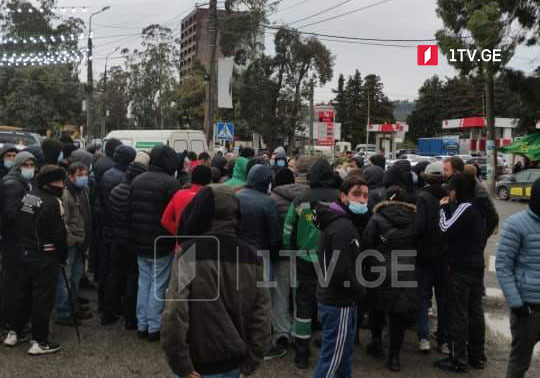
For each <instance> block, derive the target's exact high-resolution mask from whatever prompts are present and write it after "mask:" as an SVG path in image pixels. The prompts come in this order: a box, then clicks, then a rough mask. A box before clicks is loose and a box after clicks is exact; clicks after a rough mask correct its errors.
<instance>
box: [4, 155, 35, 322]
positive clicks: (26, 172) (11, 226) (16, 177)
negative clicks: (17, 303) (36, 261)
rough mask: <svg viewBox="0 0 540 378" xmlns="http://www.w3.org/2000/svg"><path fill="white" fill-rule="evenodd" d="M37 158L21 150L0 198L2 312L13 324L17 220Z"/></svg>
mask: <svg viewBox="0 0 540 378" xmlns="http://www.w3.org/2000/svg"><path fill="white" fill-rule="evenodd" d="M35 162H36V158H35V157H34V155H32V154H31V153H30V152H26V151H21V152H19V153H18V154H17V156H16V157H15V165H14V166H13V168H11V170H10V171H9V173H8V174H7V175H6V176H5V177H4V178H3V180H2V187H1V193H2V196H1V197H0V201H1V202H2V205H1V209H2V224H3V227H2V266H3V268H2V269H3V270H2V287H3V288H5V290H3V293H2V306H1V308H0V310H1V311H0V314H1V316H2V317H3V318H2V319H1V321H2V323H4V324H5V325H10V324H11V323H12V322H13V316H14V314H13V313H12V312H11V311H12V309H13V302H14V300H15V290H12V289H9V290H8V289H7V288H8V287H13V283H14V282H15V279H16V276H17V273H16V269H14V268H15V267H14V258H16V256H17V252H18V249H17V226H16V224H15V220H16V218H17V214H18V211H19V205H20V202H21V199H22V198H23V197H24V195H25V194H26V193H28V192H29V191H30V190H31V189H32V184H31V180H32V178H33V177H34V169H35Z"/></svg>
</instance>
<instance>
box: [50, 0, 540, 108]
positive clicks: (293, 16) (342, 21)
mask: <svg viewBox="0 0 540 378" xmlns="http://www.w3.org/2000/svg"><path fill="white" fill-rule="evenodd" d="M343 2H344V0H282V1H281V3H280V4H279V7H278V12H277V13H276V14H273V15H271V16H270V20H271V21H272V22H273V23H277V24H280V23H284V24H291V26H293V27H298V28H300V29H301V30H304V31H309V32H318V33H325V34H332V35H344V36H353V37H362V38H383V39H414V40H416V39H432V38H434V34H435V32H436V31H437V30H438V29H440V28H441V26H442V23H441V21H440V20H439V18H438V17H437V15H436V12H435V9H436V0H388V1H387V2H386V3H383V4H380V5H376V6H373V7H371V8H369V9H365V10H361V11H358V12H356V13H353V11H354V10H356V9H359V8H361V7H365V6H368V5H370V4H374V3H377V2H380V0H379V1H378V0H350V1H349V2H348V3H346V4H344V5H342V6H339V7H337V8H335V9H332V10H329V11H327V12H324V13H323V14H321V15H319V16H316V17H313V18H310V19H309V20H305V21H303V22H299V23H294V21H297V20H300V19H302V18H304V17H307V16H310V15H313V14H315V13H317V12H320V11H323V10H325V9H327V8H330V7H332V6H335V5H337V4H340V3H343ZM58 3H59V6H88V5H91V10H92V11H96V10H98V9H100V8H102V7H103V6H106V5H109V6H110V7H111V9H110V10H109V11H107V12H105V13H103V14H100V15H97V16H95V17H94V19H93V20H94V21H93V23H94V36H95V40H94V44H95V51H94V53H95V69H96V70H97V71H98V72H100V71H103V67H104V63H105V56H106V55H108V54H111V53H112V52H113V50H114V49H115V48H116V47H117V46H121V47H128V48H131V49H132V48H136V47H137V46H138V43H139V42H140V37H138V36H136V35H135V34H136V33H138V32H140V30H141V29H142V28H143V27H144V26H146V25H149V24H151V23H167V24H166V25H167V26H168V27H170V28H171V29H173V30H174V31H175V33H176V34H177V35H179V34H180V21H181V19H182V18H183V17H184V16H185V15H187V14H188V13H189V12H190V11H191V10H192V9H193V7H194V5H195V3H199V4H200V3H202V1H194V0H92V1H90V0H59V2H58ZM342 13H347V15H345V16H343V17H339V18H337V19H335V20H331V21H327V22H323V23H319V24H317V25H313V26H307V27H303V26H304V25H306V24H309V23H312V22H315V21H320V20H322V19H324V18H327V17H330V16H334V15H339V14H342ZM86 17H88V16H87V15H86ZM266 42H267V43H266V44H267V46H266V53H267V54H269V53H272V51H273V47H272V37H271V36H268V37H267V39H266ZM323 43H325V44H326V45H327V46H328V48H329V49H330V50H331V51H332V53H333V54H334V56H335V67H334V79H333V80H332V82H331V83H329V84H328V85H326V86H325V87H324V88H317V89H316V91H315V100H316V101H317V102H320V101H328V100H330V99H331V98H333V95H332V92H331V90H332V88H335V87H336V81H337V78H338V76H339V74H340V73H343V74H344V75H346V76H347V75H350V74H352V73H353V72H354V70H355V69H359V70H360V72H361V73H362V76H365V75H367V74H372V73H373V74H376V75H379V76H381V78H382V80H383V83H384V86H385V92H386V94H387V95H388V96H389V97H390V98H391V99H393V100H405V99H409V100H413V99H414V98H415V97H416V95H417V92H418V88H419V87H420V86H421V85H422V83H423V82H424V80H426V79H427V78H429V77H431V76H433V75H435V74H437V75H439V76H440V77H443V78H444V77H446V76H453V75H455V71H454V70H453V68H451V67H450V66H449V65H448V64H447V63H446V58H445V57H444V56H442V55H440V56H439V65H438V66H430V67H425V66H424V67H420V66H418V65H417V61H416V60H417V58H416V56H417V55H416V54H417V52H416V44H417V43H403V42H385V43H386V44H398V45H410V46H412V48H406V47H387V46H374V45H361V44H352V43H343V42H331V41H323ZM418 44H430V42H425V43H418ZM539 51H540V50H539V49H538V48H525V47H523V48H519V49H518V51H517V53H516V56H515V57H514V59H513V60H512V62H511V64H510V66H511V67H514V68H517V69H521V70H524V71H526V72H531V71H532V70H533V69H534V68H535V67H536V66H538V65H540V60H539V59H538V56H539ZM116 56H118V53H115V54H112V55H111V57H112V60H111V61H110V63H109V64H111V63H112V64H114V57H116ZM116 62H119V61H118V60H116Z"/></svg>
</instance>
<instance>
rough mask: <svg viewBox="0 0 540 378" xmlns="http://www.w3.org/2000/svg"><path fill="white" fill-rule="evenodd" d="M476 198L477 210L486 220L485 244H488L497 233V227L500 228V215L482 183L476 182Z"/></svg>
mask: <svg viewBox="0 0 540 378" xmlns="http://www.w3.org/2000/svg"><path fill="white" fill-rule="evenodd" d="M474 197H475V199H476V204H477V205H478V207H477V208H478V210H480V212H481V213H482V215H483V217H484V219H485V226H486V234H485V236H486V240H485V242H487V239H488V238H489V237H490V236H491V235H492V234H493V233H494V232H495V230H496V229H497V227H499V214H498V213H497V209H496V208H495V205H494V204H493V200H492V199H491V198H490V197H489V194H488V192H487V190H486V188H485V187H484V185H482V183H481V182H480V181H477V182H476V186H475V188H474ZM484 246H485V243H484Z"/></svg>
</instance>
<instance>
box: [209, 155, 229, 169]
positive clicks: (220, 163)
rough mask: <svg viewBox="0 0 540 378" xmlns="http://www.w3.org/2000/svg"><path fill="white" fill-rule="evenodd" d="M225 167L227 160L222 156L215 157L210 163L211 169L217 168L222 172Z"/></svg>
mask: <svg viewBox="0 0 540 378" xmlns="http://www.w3.org/2000/svg"><path fill="white" fill-rule="evenodd" d="M226 165H227V159H225V158H224V157H223V156H219V155H216V156H214V158H213V159H212V163H211V166H212V167H215V168H219V169H220V170H223V169H224V168H225V166H226Z"/></svg>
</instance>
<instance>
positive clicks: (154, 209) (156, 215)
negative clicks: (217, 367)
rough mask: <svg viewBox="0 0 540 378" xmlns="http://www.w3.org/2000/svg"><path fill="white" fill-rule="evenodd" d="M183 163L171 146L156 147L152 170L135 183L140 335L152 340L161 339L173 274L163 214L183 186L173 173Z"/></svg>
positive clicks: (134, 242)
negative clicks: (161, 321) (160, 238)
mask: <svg viewBox="0 0 540 378" xmlns="http://www.w3.org/2000/svg"><path fill="white" fill-rule="evenodd" d="M179 164H180V162H179V159H178V155H177V154H176V152H175V151H174V150H173V149H172V148H171V147H169V146H164V145H159V146H156V147H154V148H153V149H152V151H151V152H150V167H149V169H148V172H144V173H142V174H140V175H139V176H137V177H136V178H135V179H134V180H133V181H132V182H131V195H130V201H131V206H130V210H131V212H130V217H129V219H130V222H131V234H132V248H133V249H134V252H135V253H136V254H137V256H138V257H137V262H138V266H139V288H138V293H137V328H138V331H139V333H138V335H139V337H141V338H145V337H147V338H148V340H149V341H158V340H159V329H160V320H159V316H160V313H161V310H162V309H163V303H164V302H163V298H165V290H166V288H167V284H168V280H169V276H170V270H171V263H172V252H173V249H174V246H175V241H174V240H170V239H163V240H157V239H158V238H159V237H161V236H168V235H169V233H168V232H167V230H166V229H165V228H163V226H161V215H162V214H163V211H164V210H165V207H166V206H167V204H168V203H169V201H170V200H171V198H172V196H173V195H174V193H176V191H177V190H179V189H180V182H179V181H178V180H176V179H175V178H174V176H173V175H174V172H175V171H176V170H177V168H178V166H179Z"/></svg>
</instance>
